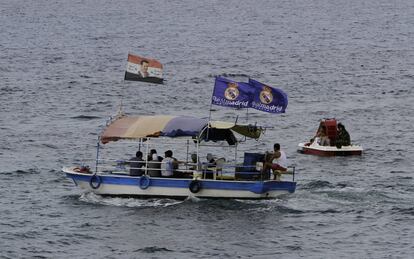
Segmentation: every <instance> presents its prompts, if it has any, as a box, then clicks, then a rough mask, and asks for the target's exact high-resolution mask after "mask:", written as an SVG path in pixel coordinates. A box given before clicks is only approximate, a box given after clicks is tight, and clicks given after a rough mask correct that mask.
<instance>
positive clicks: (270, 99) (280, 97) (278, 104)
mask: <svg viewBox="0 0 414 259" xmlns="http://www.w3.org/2000/svg"><path fill="white" fill-rule="evenodd" d="M249 84H250V85H251V86H252V88H254V93H253V98H252V99H251V103H250V107H251V108H254V109H256V110H259V111H264V112H270V113H284V112H285V110H286V107H287V105H288V97H287V94H286V93H285V92H283V91H282V90H280V89H277V88H272V87H270V86H267V85H265V84H263V83H260V82H258V81H256V80H253V79H250V78H249Z"/></svg>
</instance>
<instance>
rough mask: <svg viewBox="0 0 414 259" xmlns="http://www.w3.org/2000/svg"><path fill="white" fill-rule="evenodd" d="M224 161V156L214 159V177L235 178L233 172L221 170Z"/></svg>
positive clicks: (219, 178)
mask: <svg viewBox="0 0 414 259" xmlns="http://www.w3.org/2000/svg"><path fill="white" fill-rule="evenodd" d="M225 163H226V159H225V158H224V157H222V158H219V159H217V160H216V168H215V179H217V180H234V179H235V174H234V173H228V172H223V166H224V164H225Z"/></svg>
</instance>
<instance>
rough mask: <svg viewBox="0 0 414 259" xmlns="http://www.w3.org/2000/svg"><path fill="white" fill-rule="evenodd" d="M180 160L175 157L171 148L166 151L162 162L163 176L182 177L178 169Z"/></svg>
mask: <svg viewBox="0 0 414 259" xmlns="http://www.w3.org/2000/svg"><path fill="white" fill-rule="evenodd" d="M178 163H179V162H178V160H177V159H176V158H174V157H173V152H172V151H171V150H167V151H165V158H164V159H163V160H162V163H161V176H162V177H180V173H179V172H177V171H176V169H178Z"/></svg>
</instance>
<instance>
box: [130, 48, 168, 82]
mask: <svg viewBox="0 0 414 259" xmlns="http://www.w3.org/2000/svg"><path fill="white" fill-rule="evenodd" d="M162 70H163V66H162V64H161V63H160V62H159V61H158V60H155V59H150V58H144V57H141V56H137V55H133V54H128V63H127V68H126V72H125V78H124V79H125V80H131V81H143V82H149V83H156V84H162V83H163V81H164V79H163V75H162Z"/></svg>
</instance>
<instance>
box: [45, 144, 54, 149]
mask: <svg viewBox="0 0 414 259" xmlns="http://www.w3.org/2000/svg"><path fill="white" fill-rule="evenodd" d="M43 146H45V147H47V148H51V149H58V147H57V146H55V145H52V144H43Z"/></svg>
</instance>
